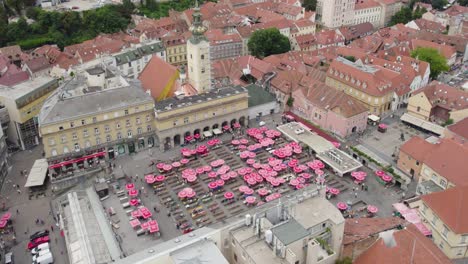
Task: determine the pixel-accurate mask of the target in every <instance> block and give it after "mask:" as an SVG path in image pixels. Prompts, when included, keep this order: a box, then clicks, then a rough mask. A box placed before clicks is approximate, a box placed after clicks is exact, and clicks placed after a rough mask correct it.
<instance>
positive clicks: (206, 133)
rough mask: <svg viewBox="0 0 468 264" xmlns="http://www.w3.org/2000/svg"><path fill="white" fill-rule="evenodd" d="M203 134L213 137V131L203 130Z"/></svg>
mask: <svg viewBox="0 0 468 264" xmlns="http://www.w3.org/2000/svg"><path fill="white" fill-rule="evenodd" d="M203 136H205V137H212V136H213V134H212V133H211V131H203Z"/></svg>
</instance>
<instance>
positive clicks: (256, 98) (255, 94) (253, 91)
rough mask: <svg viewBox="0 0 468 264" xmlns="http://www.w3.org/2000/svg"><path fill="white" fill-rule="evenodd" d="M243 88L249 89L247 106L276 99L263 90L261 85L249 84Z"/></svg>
mask: <svg viewBox="0 0 468 264" xmlns="http://www.w3.org/2000/svg"><path fill="white" fill-rule="evenodd" d="M245 88H246V89H247V90H248V91H249V107H254V106H257V105H263V104H266V103H270V102H275V101H276V98H275V97H274V96H273V95H271V94H270V93H269V92H267V91H265V90H264V89H263V88H262V87H261V86H258V85H256V84H250V85H248V86H246V87H245Z"/></svg>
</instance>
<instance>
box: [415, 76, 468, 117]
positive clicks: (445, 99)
mask: <svg viewBox="0 0 468 264" xmlns="http://www.w3.org/2000/svg"><path fill="white" fill-rule="evenodd" d="M419 93H424V95H425V96H426V97H427V99H428V100H429V102H430V103H431V104H432V106H433V107H434V106H439V107H443V108H445V109H449V110H462V109H467V108H468V91H464V90H459V89H457V88H454V87H451V86H448V85H446V84H444V83H440V82H437V81H433V82H431V83H430V84H429V85H427V86H425V87H423V88H421V89H419V90H416V91H415V92H414V93H413V95H417V94H419Z"/></svg>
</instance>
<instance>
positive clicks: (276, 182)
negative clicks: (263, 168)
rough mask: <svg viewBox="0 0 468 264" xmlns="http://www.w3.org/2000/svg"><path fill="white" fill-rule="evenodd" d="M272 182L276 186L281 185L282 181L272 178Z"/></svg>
mask: <svg viewBox="0 0 468 264" xmlns="http://www.w3.org/2000/svg"><path fill="white" fill-rule="evenodd" d="M270 183H271V185H273V186H274V187H276V186H280V184H281V183H280V182H279V180H278V179H272V180H271V181H270Z"/></svg>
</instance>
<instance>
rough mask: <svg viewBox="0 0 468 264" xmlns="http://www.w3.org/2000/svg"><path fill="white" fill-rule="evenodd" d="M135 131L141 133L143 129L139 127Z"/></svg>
mask: <svg viewBox="0 0 468 264" xmlns="http://www.w3.org/2000/svg"><path fill="white" fill-rule="evenodd" d="M137 133H138V135H140V134H141V133H143V129H141V127H139V128H137Z"/></svg>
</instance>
